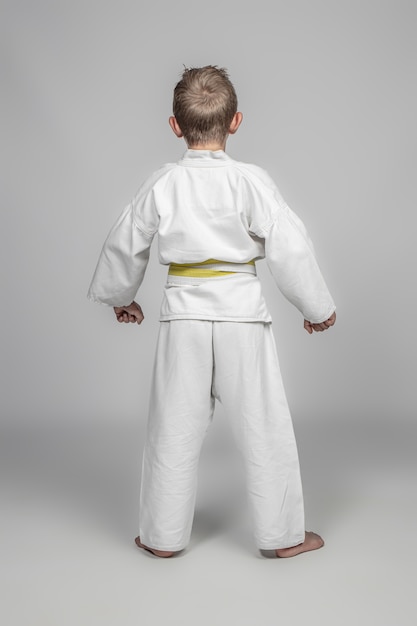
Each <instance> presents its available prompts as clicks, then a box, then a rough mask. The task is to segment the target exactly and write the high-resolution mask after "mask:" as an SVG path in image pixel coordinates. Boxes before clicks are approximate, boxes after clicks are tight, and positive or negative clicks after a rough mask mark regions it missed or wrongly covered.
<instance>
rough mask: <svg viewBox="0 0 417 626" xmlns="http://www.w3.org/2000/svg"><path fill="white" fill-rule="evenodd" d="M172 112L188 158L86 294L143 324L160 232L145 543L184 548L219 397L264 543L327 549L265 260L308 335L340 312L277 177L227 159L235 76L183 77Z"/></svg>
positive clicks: (133, 219) (139, 207) (284, 548)
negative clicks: (311, 501)
mask: <svg viewBox="0 0 417 626" xmlns="http://www.w3.org/2000/svg"><path fill="white" fill-rule="evenodd" d="M173 113H174V115H173V116H172V117H170V118H169V124H170V126H171V128H172V130H173V131H174V133H175V135H176V136H177V137H184V139H185V141H186V143H187V147H188V149H187V151H186V152H185V154H184V156H183V158H182V159H181V160H180V161H178V162H177V163H170V164H167V165H165V166H164V167H162V168H161V169H160V170H158V171H157V172H155V173H154V174H153V175H152V176H151V177H150V178H149V179H148V180H147V181H146V182H145V183H144V184H143V185H142V186H141V188H140V189H139V191H138V193H137V195H136V196H135V198H134V199H133V200H132V202H131V203H130V204H129V205H128V206H127V207H126V208H125V210H124V211H123V213H122V215H121V216H120V218H119V220H118V221H117V222H116V224H115V225H114V227H113V229H112V230H111V231H110V234H109V236H108V238H107V240H106V242H105V244H104V247H103V250H102V253H101V256H100V259H99V262H98V265H97V268H96V271H95V274H94V278H93V281H92V283H91V286H90V290H89V294H88V296H89V298H90V299H91V300H93V301H96V302H100V303H103V304H108V305H112V306H113V307H114V311H115V313H116V318H117V320H118V321H119V322H126V323H129V322H136V323H138V324H140V323H141V322H142V321H143V319H144V318H143V313H142V310H141V308H140V306H139V305H138V304H137V303H136V302H134V298H135V295H136V292H137V290H138V288H139V286H140V285H141V283H142V280H143V277H144V274H145V270H146V266H147V263H148V259H149V250H150V246H151V243H152V239H153V237H154V235H156V234H158V242H159V260H160V262H161V263H162V264H164V265H168V266H169V271H168V279H167V284H166V287H165V293H164V298H163V302H162V305H161V316H160V321H161V324H160V332H159V338H158V345H157V349H156V360H155V366H154V372H153V382H152V391H151V400H150V409H149V422H148V429H147V437H146V442H145V449H144V458H143V472H142V485H141V497H140V534H139V536H138V537H137V538H136V539H135V542H136V545H137V546H139V547H141V548H145V549H147V550H149V551H151V552H152V553H153V554H154V555H156V556H159V557H170V556H172V555H173V554H175V553H176V552H178V551H180V550H183V549H184V548H185V547H186V546H187V544H188V541H189V537H190V533H191V526H192V520H193V514H194V504H195V495H196V480H197V465H198V459H199V454H200V448H201V445H202V441H203V438H204V435H205V432H206V430H207V428H208V426H209V425H210V422H211V419H212V415H213V410H214V402H215V399H218V400H219V401H221V402H222V403H223V404H224V406H225V408H226V411H227V412H228V414H229V415H230V418H231V421H232V428H233V431H234V434H235V436H236V440H237V443H238V445H239V448H240V450H241V452H242V454H243V458H244V462H245V469H246V480H247V486H248V494H249V502H250V504H251V509H252V514H253V525H254V532H255V541H256V544H257V546H258V547H259V549H261V550H262V549H265V550H275V554H276V556H278V557H290V556H295V555H296V554H300V553H301V552H306V551H309V550H315V549H317V548H320V547H321V546H322V545H323V543H324V542H323V540H322V539H321V537H319V536H318V535H316V534H315V533H312V532H305V529H304V510H303V495H302V488H301V480H300V472H299V463H298V456H297V448H296V443H295V439H294V433H293V428H292V422H291V417H290V413H289V409H288V405H287V401H286V397H285V392H284V388H283V384H282V379H281V374H280V370H279V365H278V359H277V354H276V349H275V343H274V338H273V335H272V330H271V317H270V315H269V312H268V310H267V307H266V304H265V301H264V299H263V296H262V293H261V287H260V283H259V280H258V278H257V276H256V268H255V261H257V260H258V259H262V258H265V257H266V259H267V262H268V265H269V268H270V270H271V272H272V274H273V276H274V278H275V281H276V282H277V284H278V287H279V288H280V289H281V291H282V292H283V294H284V295H285V296H286V297H287V298H288V300H289V301H290V302H292V303H293V304H294V305H295V306H296V307H297V308H298V309H299V310H300V311H301V313H302V314H303V317H304V328H305V329H306V330H307V332H308V333H310V334H311V333H312V332H313V331H319V332H320V331H323V330H326V329H328V328H329V327H330V326H332V325H333V324H334V322H335V320H336V314H335V306H334V303H333V301H332V298H331V296H330V294H329V292H328V289H327V287H326V285H325V282H324V280H323V277H322V275H321V273H320V270H319V268H318V265H317V262H316V259H315V256H314V251H313V248H312V244H311V242H310V240H309V238H308V235H307V233H306V230H305V228H304V225H303V223H302V222H301V220H300V219H299V218H298V217H297V216H296V215H295V214H294V213H293V212H292V211H291V210H290V208H289V207H288V206H287V204H286V203H285V202H284V200H283V198H282V197H281V195H280V193H279V191H278V189H277V188H276V186H275V184H274V182H273V181H272V180H271V178H270V177H269V176H268V174H267V173H266V172H265V171H264V170H262V169H260V168H259V167H256V166H254V165H248V164H245V163H240V162H237V161H234V160H232V159H231V158H230V157H229V156H227V155H226V153H225V151H224V150H225V146H226V140H227V137H228V135H229V134H234V133H235V132H236V131H237V129H238V128H239V126H240V124H241V121H242V114H241V113H240V112H238V111H237V98H236V94H235V90H234V88H233V85H232V83H231V82H230V80H229V77H228V75H227V72H226V71H225V70H224V69H219V68H217V67H215V66H206V67H202V68H193V69H187V70H185V71H184V73H183V76H182V79H181V80H180V82H179V83H178V84H177V85H176V87H175V90H174V106H173Z"/></svg>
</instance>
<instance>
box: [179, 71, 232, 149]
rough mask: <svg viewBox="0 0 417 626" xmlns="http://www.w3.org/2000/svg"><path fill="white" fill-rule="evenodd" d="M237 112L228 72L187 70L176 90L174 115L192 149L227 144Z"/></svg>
mask: <svg viewBox="0 0 417 626" xmlns="http://www.w3.org/2000/svg"><path fill="white" fill-rule="evenodd" d="M236 111H237V97H236V92H235V89H234V87H233V85H232V83H231V81H230V79H229V76H228V74H227V71H226V70H225V69H224V68H218V67H217V66H215V65H206V66H205V67H193V68H189V69H185V70H184V72H183V74H182V78H181V80H180V81H179V82H178V83H177V85H176V86H175V89H174V102H173V113H174V116H175V118H176V120H177V122H178V124H179V126H180V128H181V131H182V133H183V135H184V139H185V140H186V142H187V144H188V145H189V146H192V145H201V144H205V143H209V142H213V141H218V142H223V141H224V139H225V137H227V134H228V132H229V127H230V123H231V121H232V119H233V116H234V115H235V113H236Z"/></svg>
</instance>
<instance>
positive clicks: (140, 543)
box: [135, 537, 175, 559]
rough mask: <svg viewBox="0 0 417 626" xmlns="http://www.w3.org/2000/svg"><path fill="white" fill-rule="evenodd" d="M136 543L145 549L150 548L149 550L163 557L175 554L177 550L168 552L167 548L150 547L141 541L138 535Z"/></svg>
mask: <svg viewBox="0 0 417 626" xmlns="http://www.w3.org/2000/svg"><path fill="white" fill-rule="evenodd" d="M135 544H136V545H137V547H138V548H143V549H144V550H148V552H152V554H154V555H155V556H160V557H161V558H162V559H168V558H169V557H170V556H172V555H173V554H175V552H168V551H166V550H155V549H154V548H148V546H145V545H144V544H143V543H142V542H141V540H140V537H136V539H135Z"/></svg>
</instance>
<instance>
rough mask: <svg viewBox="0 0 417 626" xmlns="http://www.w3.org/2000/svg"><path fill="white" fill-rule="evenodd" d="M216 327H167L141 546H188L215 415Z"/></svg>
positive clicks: (158, 361)
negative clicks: (201, 466) (201, 468)
mask: <svg viewBox="0 0 417 626" xmlns="http://www.w3.org/2000/svg"><path fill="white" fill-rule="evenodd" d="M212 374H213V348H212V322H205V321H200V320H175V321H171V322H162V323H161V326H160V332H159V337H158V344H157V349H156V357H155V365H154V372H153V382H152V388H151V398H150V409H149V420H148V427H147V436H146V442H145V449H144V456H143V471H142V484H141V496H140V537H141V541H142V542H143V543H144V544H145V545H147V546H149V547H152V548H155V549H159V550H174V551H176V550H182V549H183V548H185V546H186V545H187V544H188V541H189V538H190V534H191V527H192V521H193V515H194V506H195V497H196V487H197V469H198V459H199V456H200V450H201V445H202V442H203V439H204V435H205V433H206V431H207V428H208V427H209V425H210V423H211V419H212V415H213V408H214V399H213V397H212V395H211V385H212Z"/></svg>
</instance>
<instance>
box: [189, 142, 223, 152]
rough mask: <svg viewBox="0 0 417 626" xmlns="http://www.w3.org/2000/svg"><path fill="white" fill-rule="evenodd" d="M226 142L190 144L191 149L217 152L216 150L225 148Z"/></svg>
mask: <svg viewBox="0 0 417 626" xmlns="http://www.w3.org/2000/svg"><path fill="white" fill-rule="evenodd" d="M225 148H226V142H225V143H223V144H220V143H215V142H213V143H199V144H195V145H192V146H191V145H190V146H188V149H189V150H210V151H211V152H215V151H216V150H225Z"/></svg>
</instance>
